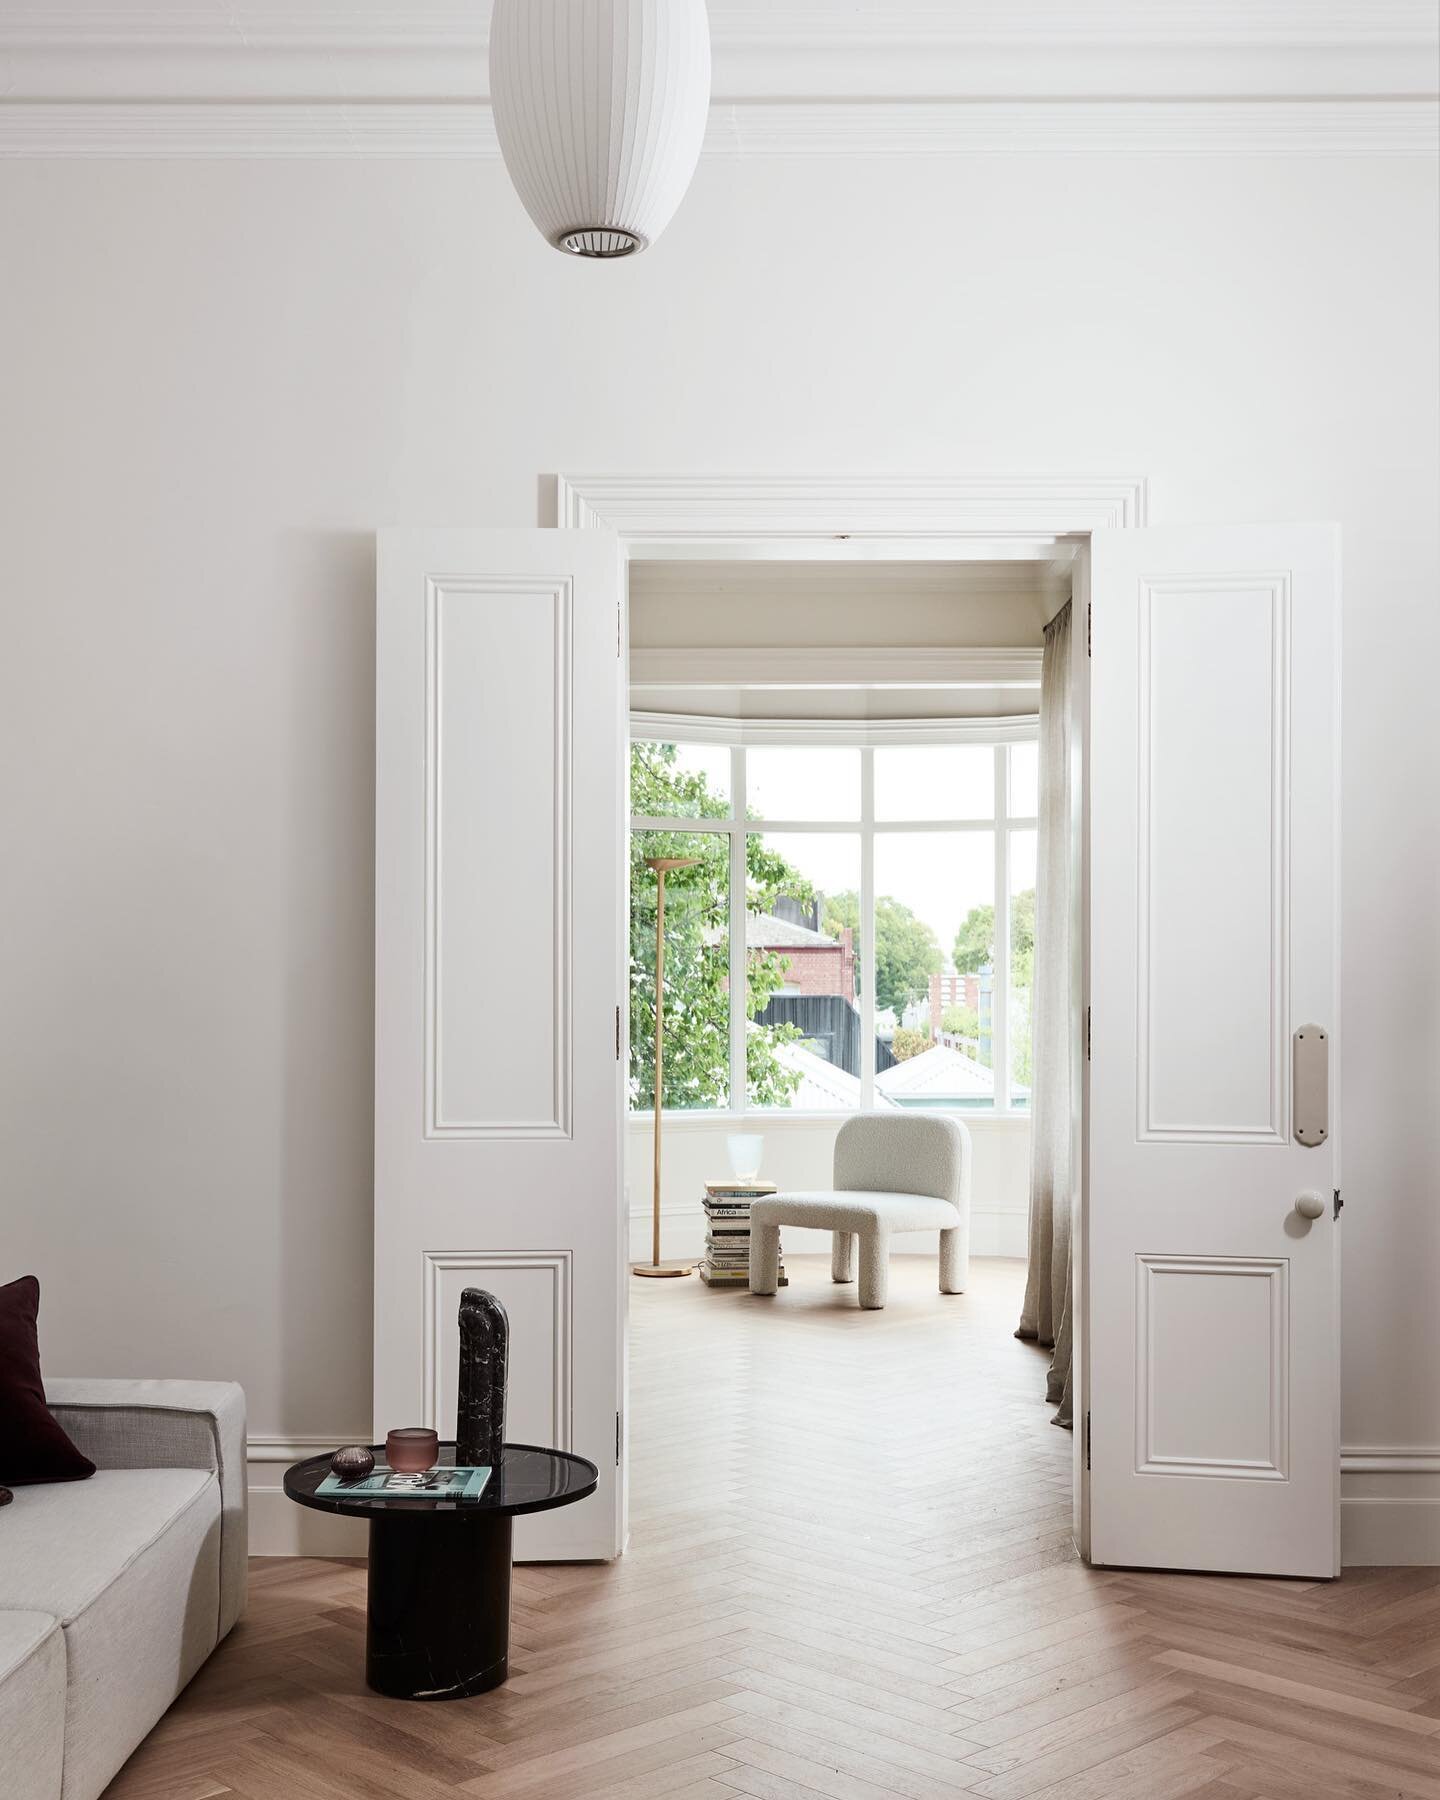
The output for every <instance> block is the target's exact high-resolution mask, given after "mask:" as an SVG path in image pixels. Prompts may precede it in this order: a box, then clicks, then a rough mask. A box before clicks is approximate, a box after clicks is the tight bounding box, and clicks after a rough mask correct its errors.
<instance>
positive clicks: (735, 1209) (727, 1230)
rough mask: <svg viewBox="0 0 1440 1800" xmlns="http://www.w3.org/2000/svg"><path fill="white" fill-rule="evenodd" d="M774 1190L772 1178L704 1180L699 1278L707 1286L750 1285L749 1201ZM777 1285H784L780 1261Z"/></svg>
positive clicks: (782, 1267) (785, 1283)
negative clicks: (701, 1255)
mask: <svg viewBox="0 0 1440 1800" xmlns="http://www.w3.org/2000/svg"><path fill="white" fill-rule="evenodd" d="M775 1191H776V1189H775V1183H774V1182H773V1181H735V1180H733V1179H732V1180H730V1181H707V1182H706V1183H705V1202H704V1205H705V1256H704V1260H703V1261H702V1262H701V1264H700V1279H701V1280H702V1281H703V1282H704V1283H705V1285H706V1286H707V1287H748V1286H749V1285H750V1202H751V1201H752V1200H759V1199H761V1198H762V1197H763V1196H764V1195H766V1194H773V1193H774V1192H775ZM778 1285H779V1286H780V1287H788V1286H789V1282H788V1281H787V1279H786V1276H785V1265H784V1263H783V1262H782V1263H781V1265H780V1280H779V1284H778Z"/></svg>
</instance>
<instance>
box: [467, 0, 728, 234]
mask: <svg viewBox="0 0 1440 1800" xmlns="http://www.w3.org/2000/svg"><path fill="white" fill-rule="evenodd" d="M490 102H491V106H492V107H493V109H494V113H495V131H496V134H497V136H498V137H499V139H500V150H501V154H502V155H503V156H504V158H505V167H506V168H507V169H508V170H509V171H510V179H511V180H512V181H513V182H514V184H515V191H516V192H517V193H518V194H519V196H520V198H521V200H522V201H523V202H524V205H525V210H526V212H528V213H529V215H530V217H531V218H532V219H533V220H534V221H535V223H536V224H537V225H538V226H539V228H540V230H541V231H542V232H543V233H544V234H545V236H546V238H547V239H548V240H549V242H550V243H552V244H553V245H554V246H555V248H556V249H557V250H568V251H570V252H571V253H572V254H573V255H575V256H628V255H629V254H630V253H631V252H632V251H635V250H643V249H645V247H646V246H647V245H648V244H652V243H653V242H654V241H655V239H656V238H657V237H658V236H659V235H660V233H661V232H662V231H663V230H664V229H665V227H666V225H668V224H669V222H670V219H671V216H672V215H673V213H674V211H675V209H676V207H677V206H679V204H680V202H681V200H682V199H683V198H684V195H685V190H686V188H687V187H689V185H690V177H691V176H692V175H693V174H694V173H695V164H696V161H697V160H698V158H699V155H700V144H701V140H702V139H703V137H704V135H705V118H706V114H707V112H708V110H709V106H710V26H709V20H708V19H707V17H706V13H705V0H495V7H494V12H493V13H492V15H491V21H490Z"/></svg>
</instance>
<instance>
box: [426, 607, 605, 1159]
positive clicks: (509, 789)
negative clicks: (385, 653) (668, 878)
mask: <svg viewBox="0 0 1440 1800" xmlns="http://www.w3.org/2000/svg"><path fill="white" fill-rule="evenodd" d="M570 610H571V597H570V589H569V584H568V583H564V582H562V583H559V584H557V583H554V582H548V581H545V580H530V581H526V580H519V579H515V578H512V577H507V578H506V579H505V580H504V581H491V580H488V579H485V578H481V577H473V576H470V577H466V578H465V579H463V580H459V579H457V580H450V581H432V582H431V584H430V592H429V596H428V603H427V616H426V638H427V643H426V650H427V665H428V666H427V694H426V700H427V739H428V742H427V783H426V840H427V842H426V850H427V858H426V860H427V870H426V901H427V915H428V916H427V924H426V945H425V952H426V958H427V962H428V967H427V970H426V1004H427V1011H428V1019H427V1042H426V1050H427V1065H426V1106H427V1129H428V1131H429V1134H430V1135H431V1136H435V1137H442V1136H454V1135H457V1134H458V1135H459V1136H462V1137H478V1136H503V1137H548V1136H552V1135H553V1136H558V1137H567V1136H568V1135H569V1132H570V1113H569V1108H570V1092H569V1077H570V1010H571V995H570V963H569V936H570V894H569V877H568V869H569V858H568V856H567V855H566V846H567V845H568V843H569V837H570ZM497 735H498V736H499V737H500V738H501V739H502V741H503V742H505V743H506V744H507V746H508V747H509V755H508V756H507V758H506V761H505V763H504V766H503V767H497V766H496V763H495V755H494V745H495V741H496V737H497ZM521 869H523V871H524V874H523V878H522V877H521V876H520V874H519V873H518V871H519V870H521ZM522 1017H523V1018H525V1019H526V1020H527V1021H528V1022H529V1027H530V1028H529V1029H527V1030H525V1031H513V1030H509V1029H507V1025H508V1023H509V1022H510V1021H512V1020H516V1019H519V1018H522Z"/></svg>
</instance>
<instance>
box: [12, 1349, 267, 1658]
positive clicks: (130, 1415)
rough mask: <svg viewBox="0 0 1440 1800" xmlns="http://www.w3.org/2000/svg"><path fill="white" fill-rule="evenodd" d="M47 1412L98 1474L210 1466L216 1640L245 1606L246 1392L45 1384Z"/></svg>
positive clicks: (217, 1384)
mask: <svg viewBox="0 0 1440 1800" xmlns="http://www.w3.org/2000/svg"><path fill="white" fill-rule="evenodd" d="M45 1398H46V1401H47V1403H48V1405H49V1407H50V1410H51V1412H53V1413H54V1415H55V1417H56V1418H57V1419H58V1420H59V1421H60V1423H61V1424H62V1425H63V1426H64V1427H65V1429H66V1431H67V1432H69V1434H70V1436H71V1438H72V1439H73V1440H74V1443H75V1445H76V1447H77V1448H78V1449H79V1450H80V1451H81V1452H82V1453H83V1454H84V1455H86V1456H88V1457H89V1458H90V1460H91V1462H93V1463H94V1464H95V1465H96V1467H97V1468H101V1469H213V1470H214V1472H215V1475H216V1478H217V1479H218V1481H219V1484H220V1636H221V1637H224V1635H225V1633H226V1632H227V1631H229V1629H230V1627H231V1626H232V1625H233V1624H234V1623H235V1621H236V1620H237V1619H238V1618H239V1617H240V1614H241V1612H242V1611H243V1609H244V1604H245V1576H246V1558H247V1556H248V1553H249V1543H248V1538H247V1532H246V1519H245V1506H246V1471H245V1394H244V1390H243V1389H242V1388H241V1387H240V1386H239V1385H238V1384H237V1383H236V1382H233V1381H140V1380H136V1381H129V1380H109V1379H104V1378H97V1377H91V1376H74V1377H69V1378H51V1379H48V1380H47V1381H46V1383H45Z"/></svg>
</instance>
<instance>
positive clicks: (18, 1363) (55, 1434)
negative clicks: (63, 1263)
mask: <svg viewBox="0 0 1440 1800" xmlns="http://www.w3.org/2000/svg"><path fill="white" fill-rule="evenodd" d="M39 1315H40V1283H39V1282H38V1281H37V1280H36V1279H35V1277H34V1276H33V1275H22V1276H21V1277H20V1279H19V1280H18V1281H10V1282H7V1283H6V1284H5V1286H4V1287H0V1483H3V1484H4V1485H5V1486H6V1487H19V1486H20V1484H21V1483H22V1482H31V1481H80V1480H83V1479H84V1477H85V1476H87V1475H93V1474H94V1473H95V1465H94V1463H92V1462H91V1461H90V1459H89V1457H88V1456H82V1455H81V1454H80V1452H79V1451H78V1450H77V1449H76V1448H75V1446H74V1445H73V1444H72V1443H71V1442H70V1439H69V1437H68V1436H67V1435H66V1433H65V1428H64V1427H63V1426H62V1425H61V1424H60V1423H59V1421H58V1420H57V1419H56V1418H55V1416H54V1414H53V1413H52V1412H51V1411H50V1408H49V1407H48V1406H47V1405H46V1404H45V1388H44V1386H43V1384H42V1382H41V1380H40V1339H39V1329H38V1324H37V1321H38V1319H39Z"/></svg>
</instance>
